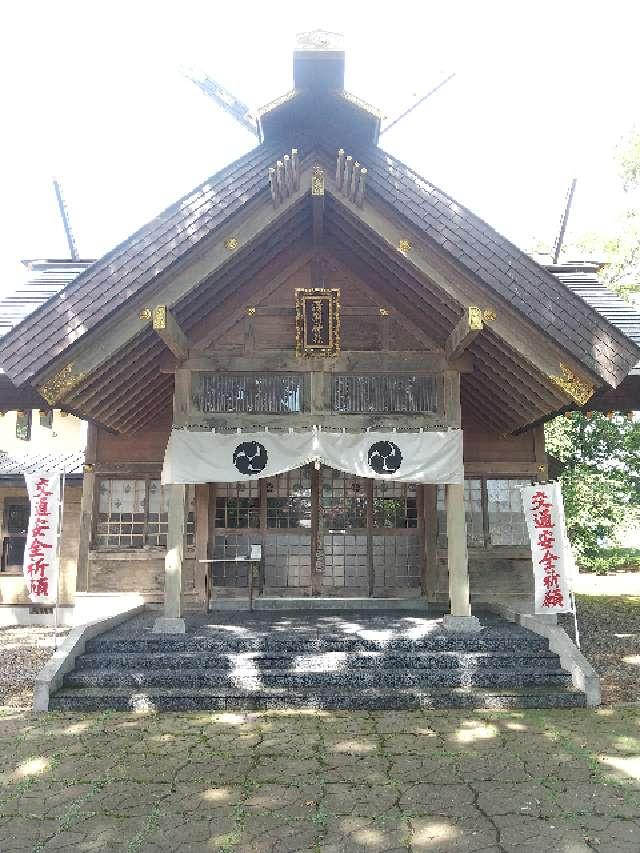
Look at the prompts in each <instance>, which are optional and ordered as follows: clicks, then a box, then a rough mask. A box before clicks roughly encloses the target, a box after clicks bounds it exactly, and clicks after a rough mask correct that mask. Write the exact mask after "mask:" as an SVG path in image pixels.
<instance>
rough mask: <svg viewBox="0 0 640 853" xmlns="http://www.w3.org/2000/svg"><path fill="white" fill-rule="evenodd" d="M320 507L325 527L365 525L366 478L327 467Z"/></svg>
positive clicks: (321, 488)
mask: <svg viewBox="0 0 640 853" xmlns="http://www.w3.org/2000/svg"><path fill="white" fill-rule="evenodd" d="M320 510H321V513H322V524H323V527H325V528H328V529H330V530H351V529H352V528H363V527H366V526H367V489H366V480H365V479H363V478H362V477H352V476H351V475H350V474H345V473H344V472H342V471H334V470H333V469H332V468H324V469H323V470H322V475H321V484H320Z"/></svg>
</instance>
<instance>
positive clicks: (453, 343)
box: [445, 305, 495, 359]
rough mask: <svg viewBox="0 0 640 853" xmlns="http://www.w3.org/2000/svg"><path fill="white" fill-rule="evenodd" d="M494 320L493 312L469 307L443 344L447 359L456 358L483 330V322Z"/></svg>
mask: <svg viewBox="0 0 640 853" xmlns="http://www.w3.org/2000/svg"><path fill="white" fill-rule="evenodd" d="M487 320H495V313H494V312H493V311H483V310H482V309H481V308H476V307H475V306H473V305H471V306H469V308H467V309H466V310H465V312H464V314H463V315H462V317H461V318H460V320H459V321H458V322H457V323H456V325H455V326H454V327H453V329H452V331H451V334H450V335H449V337H448V338H447V342H446V344H445V353H446V356H447V358H448V359H454V358H458V357H459V356H461V355H462V353H463V352H464V351H465V350H466V349H468V347H469V346H470V345H471V344H472V343H473V341H474V340H475V339H476V338H477V336H478V335H479V334H480V332H481V331H482V330H483V329H484V324H485V321H487Z"/></svg>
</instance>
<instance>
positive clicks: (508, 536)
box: [487, 480, 531, 545]
mask: <svg viewBox="0 0 640 853" xmlns="http://www.w3.org/2000/svg"><path fill="white" fill-rule="evenodd" d="M530 482H531V481H530V480H487V510H488V517H489V543H490V544H491V545H526V544H527V543H528V542H529V535H528V533H527V525H526V521H525V518H524V510H523V507H522V497H521V495H520V489H521V488H522V487H523V486H528V485H529V484H530Z"/></svg>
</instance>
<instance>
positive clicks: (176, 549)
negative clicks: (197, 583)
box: [164, 485, 186, 619]
mask: <svg viewBox="0 0 640 853" xmlns="http://www.w3.org/2000/svg"><path fill="white" fill-rule="evenodd" d="M166 489H167V491H168V492H169V524H168V531H167V555H166V557H165V560H164V615H165V618H167V619H179V618H180V617H181V616H182V564H183V562H184V510H185V493H186V488H185V486H183V485H172V486H167V487H166Z"/></svg>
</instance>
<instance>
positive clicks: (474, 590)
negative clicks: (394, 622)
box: [429, 549, 533, 605]
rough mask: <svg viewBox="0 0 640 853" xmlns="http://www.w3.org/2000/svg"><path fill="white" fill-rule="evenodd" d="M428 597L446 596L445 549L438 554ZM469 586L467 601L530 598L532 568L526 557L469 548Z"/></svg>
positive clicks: (526, 601)
mask: <svg viewBox="0 0 640 853" xmlns="http://www.w3.org/2000/svg"><path fill="white" fill-rule="evenodd" d="M433 581H434V583H433V587H432V591H431V592H430V595H429V600H430V601H437V602H441V603H446V602H447V601H448V600H449V572H448V570H447V560H446V556H445V552H442V551H440V552H439V555H438V569H437V572H436V573H435V577H434V579H433ZM469 587H470V592H471V602H472V603H474V602H476V603H481V602H487V603H491V602H497V601H502V602H509V601H514V600H515V601H518V602H519V603H520V604H521V605H522V604H526V605H530V604H532V602H533V569H532V567H531V559H529V558H527V557H524V556H523V557H521V558H520V557H509V558H507V557H500V556H497V555H496V554H491V553H489V552H487V553H485V554H478V553H477V552H476V553H474V551H473V549H470V550H469Z"/></svg>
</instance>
